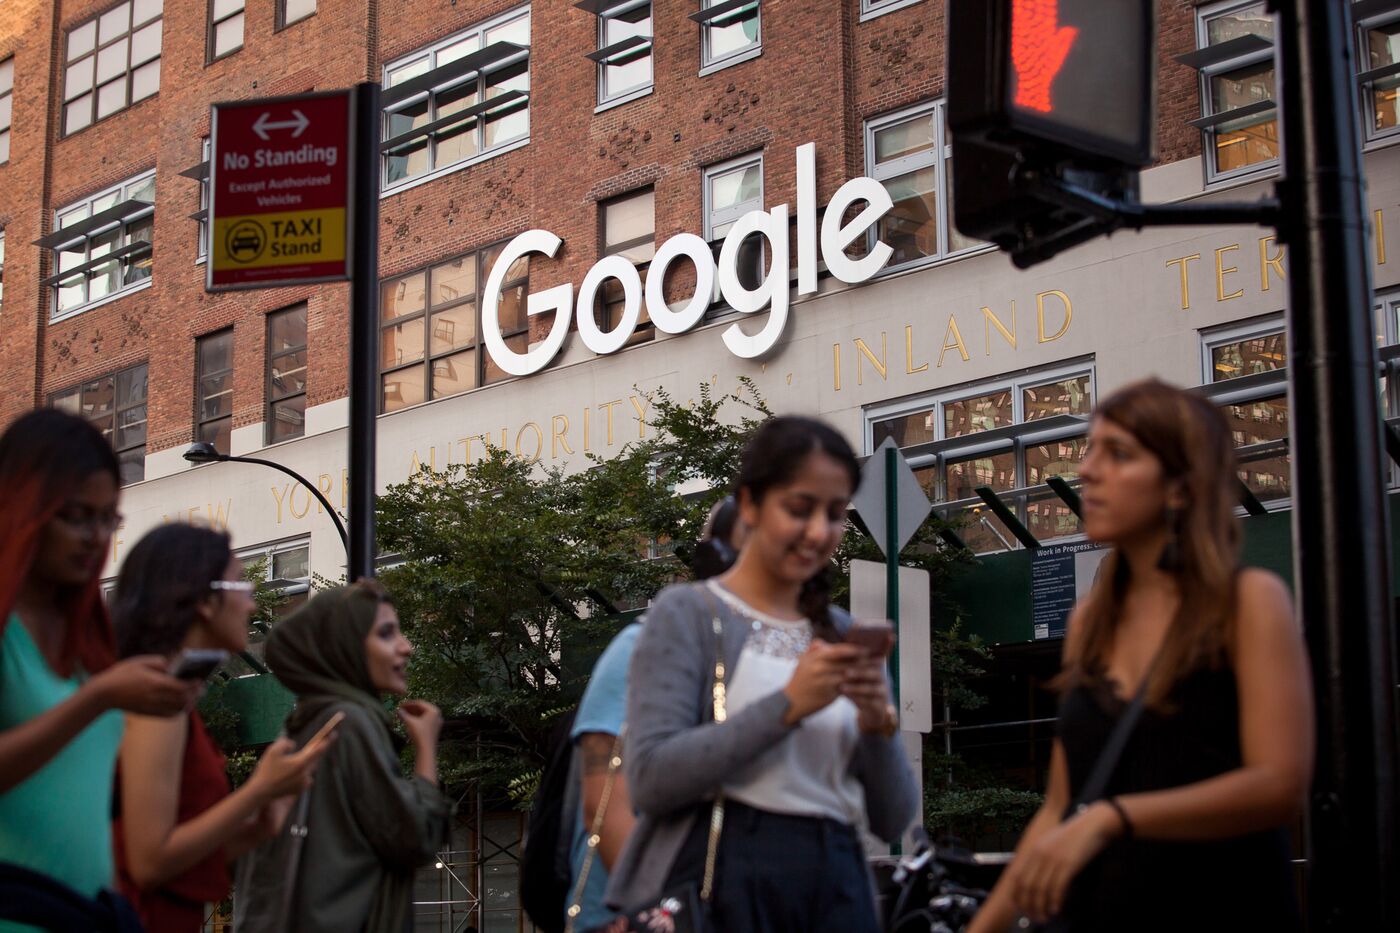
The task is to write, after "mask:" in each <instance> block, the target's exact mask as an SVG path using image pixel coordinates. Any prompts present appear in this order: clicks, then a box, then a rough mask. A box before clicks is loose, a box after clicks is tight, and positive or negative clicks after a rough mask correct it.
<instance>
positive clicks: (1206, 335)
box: [1200, 311, 1288, 386]
mask: <svg viewBox="0 0 1400 933" xmlns="http://www.w3.org/2000/svg"><path fill="white" fill-rule="evenodd" d="M1286 330H1287V328H1286V325H1285V322H1284V317H1283V312H1281V311H1280V312H1275V313H1272V314H1266V315H1263V316H1261V317H1257V318H1250V319H1248V320H1246V321H1232V322H1231V323H1229V324H1223V325H1221V326H1219V327H1210V328H1205V329H1202V330H1201V331H1200V338H1201V385H1203V386H1205V385H1226V384H1228V383H1231V382H1234V381H1236V380H1237V379H1240V378H1243V377H1241V376H1234V377H1231V378H1229V379H1216V378H1214V377H1215V359H1214V357H1213V356H1212V355H1211V354H1212V352H1213V351H1215V350H1217V349H1219V348H1220V347H1223V346H1227V345H1229V344H1232V343H1242V342H1244V341H1246V340H1257V339H1258V338H1260V337H1272V336H1274V335H1275V334H1283V333H1286ZM1277 372H1278V373H1279V375H1280V378H1282V379H1283V380H1284V382H1285V383H1286V382H1287V373H1288V367H1287V362H1286V361H1285V365H1284V367H1283V368H1282V369H1279V370H1277ZM1246 375H1256V374H1248V373H1247V374H1246Z"/></svg>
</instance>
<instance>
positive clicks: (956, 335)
mask: <svg viewBox="0 0 1400 933" xmlns="http://www.w3.org/2000/svg"><path fill="white" fill-rule="evenodd" d="M950 336H951V337H952V340H949V339H948V338H949V337H950ZM954 347H957V350H958V353H959V354H960V355H961V356H962V358H963V362H964V363H966V362H967V361H968V360H969V359H971V357H969V356H968V355H967V345H966V344H964V343H963V339H962V333H961V332H960V331H959V330H958V322H957V319H956V318H954V317H953V316H952V315H951V314H950V315H948V326H947V327H946V328H944V329H943V349H942V350H939V351H938V366H939V368H940V369H941V368H942V367H943V354H945V353H947V352H948V351H949V350H951V349H953V348H954Z"/></svg>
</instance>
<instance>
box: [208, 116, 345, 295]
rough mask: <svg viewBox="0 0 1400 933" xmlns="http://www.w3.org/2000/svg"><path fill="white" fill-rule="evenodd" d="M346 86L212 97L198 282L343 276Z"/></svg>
mask: <svg viewBox="0 0 1400 933" xmlns="http://www.w3.org/2000/svg"><path fill="white" fill-rule="evenodd" d="M353 99H354V98H353V92H352V91H350V90H343V91H330V92H327V93H319V94H304V95H300V96H297V97H278V98H266V99H263V100H248V101H236V102H230V103H223V104H215V105H214V109H213V119H212V121H211V131H210V152H209V231H210V241H209V263H208V274H207V275H208V277H207V281H206V284H205V288H206V290H208V291H224V290H228V289H236V288H273V287H277V286H281V285H296V284H303V283H307V282H327V281H336V280H343V279H348V278H349V277H350V265H349V264H350V228H351V224H350V179H351V140H352V131H353V128H354V127H353V120H352V110H351V108H352V101H353Z"/></svg>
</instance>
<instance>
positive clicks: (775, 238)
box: [481, 143, 894, 376]
mask: <svg viewBox="0 0 1400 933" xmlns="http://www.w3.org/2000/svg"><path fill="white" fill-rule="evenodd" d="M816 162H817V155H816V146H815V144H813V143H807V144H806V145H804V146H799V147H798V149H797V293H798V294H799V295H808V294H812V293H813V292H815V291H816V290H817V250H818V245H819V243H820V249H821V258H822V259H823V260H824V261H825V262H826V266H827V268H828V269H829V270H830V271H831V274H832V275H834V276H835V277H836V278H837V279H839V280H841V281H842V282H847V283H850V284H855V283H858V282H864V281H866V280H867V279H869V278H870V277H871V276H873V275H874V274H875V273H877V272H879V271H880V270H881V269H882V268H884V265H885V263H886V262H888V261H889V258H890V254H891V252H892V250H891V249H890V248H889V247H888V246H887V245H885V244H884V243H882V242H879V241H878V240H877V241H876V243H875V246H874V248H873V249H872V250H871V251H870V252H869V254H867V255H866V256H864V257H863V258H861V259H851V258H850V257H848V256H847V255H846V254H845V248H846V247H847V246H849V245H850V244H851V243H853V242H855V241H856V240H857V239H858V238H860V237H861V236H863V235H864V234H865V232H866V231H867V230H869V229H870V228H871V227H873V226H874V225H875V224H876V223H877V222H878V221H879V220H880V218H881V217H883V216H884V215H885V213H886V212H887V211H889V209H890V208H891V207H893V206H894V204H893V201H891V199H890V195H889V192H887V191H886V190H885V188H884V186H883V185H881V184H880V183H879V182H878V181H875V180H874V179H873V178H853V179H851V180H850V181H848V182H846V183H845V184H844V185H842V186H841V187H840V189H839V190H838V191H837V192H836V194H835V195H834V196H833V197H832V199H831V202H830V203H829V204H828V205H827V208H826V214H825V216H823V218H822V222H821V235H820V238H818V233H817V171H816ZM858 203H864V204H865V205H866V207H865V209H864V210H862V211H861V212H860V213H859V214H857V215H856V217H855V218H854V219H853V220H851V222H850V223H845V224H843V223H842V218H843V216H844V215H845V213H846V211H847V210H848V209H849V208H850V207H851V206H852V205H855V204H858ZM750 236H761V237H763V238H764V239H765V240H766V241H767V243H766V252H767V254H768V255H769V256H771V257H772V258H773V261H772V262H771V263H770V268H769V270H768V275H767V276H765V277H764V279H763V281H762V282H760V283H759V284H758V287H757V288H753V289H750V288H748V287H746V286H745V285H744V283H743V282H742V281H740V279H739V271H738V261H739V246H740V244H742V243H743V241H744V240H745V239H746V238H748V237H750ZM561 244H562V241H561V240H560V239H559V237H557V236H555V235H554V234H553V233H550V232H549V231H548V230H527V231H525V232H524V233H522V234H520V235H519V236H517V237H516V238H515V239H513V240H511V241H510V243H508V244H507V245H506V248H505V250H504V251H502V253H501V255H500V257H499V258H497V260H496V264H495V265H494V266H492V267H491V273H490V275H488V276H487V278H486V295H485V297H484V300H483V305H482V309H481V310H482V314H481V330H482V337H483V338H484V339H485V341H486V350H487V352H488V353H490V354H491V358H492V359H493V360H495V362H496V365H497V366H499V367H501V369H503V370H505V371H506V372H508V373H510V374H511V375H513V376H528V375H530V374H531V373H536V372H539V371H540V370H541V369H544V368H545V367H546V366H548V365H549V363H550V361H552V360H553V359H554V358H555V357H556V356H557V355H558V354H559V351H560V350H561V349H562V348H563V346H564V338H565V337H566V336H567V335H568V333H569V324H570V321H571V320H572V319H573V317H574V315H575V313H577V318H578V332H579V338H580V339H582V340H583V345H584V346H586V347H587V348H588V349H590V350H592V351H593V352H594V353H599V354H607V353H616V352H617V351H618V350H620V349H622V348H623V347H625V346H626V345H627V341H628V339H629V338H630V337H631V336H632V332H633V331H634V330H635V329H636V327H637V322H638V321H639V320H640V319H641V312H642V301H643V300H645V301H646V309H647V314H648V315H650V316H651V319H652V321H653V322H654V323H655V324H656V328H657V330H660V331H662V332H663V333H667V334H680V333H684V332H685V331H688V330H690V329H691V328H692V327H694V326H695V325H697V324H698V323H700V320H701V319H702V318H703V317H704V315H705V309H706V308H707V307H709V304H710V298H711V296H712V295H713V294H714V287H715V279H716V276H718V279H719V287H720V293H721V294H722V295H723V296H724V300H725V301H726V302H727V303H728V304H729V305H730V307H732V308H733V309H734V310H735V311H738V312H739V313H740V314H756V313H758V312H759V311H761V310H763V309H764V308H765V307H767V308H768V309H769V314H768V321H767V322H766V323H765V324H764V325H763V327H761V328H760V329H759V330H758V332H757V333H753V334H751V333H749V332H748V331H747V330H745V329H744V328H743V327H741V326H740V325H739V324H738V323H734V324H731V325H730V326H729V327H727V328H726V329H725V330H724V333H723V339H724V345H725V346H726V347H728V348H729V352H731V353H733V354H734V355H735V356H738V357H742V358H744V359H753V358H755V357H760V356H763V355H764V354H765V353H767V352H769V351H770V350H772V349H773V347H774V346H775V345H776V344H777V342H778V340H779V339H780V338H781V337H782V335H783V331H784V330H785V329H786V327H787V319H788V305H789V301H790V295H789V290H790V285H789V282H790V274H789V271H790V270H789V268H788V263H787V256H788V206H787V205H786V204H779V205H778V206H777V207H775V208H773V209H772V210H770V211H751V212H750V213H748V214H745V215H744V216H743V217H740V218H739V219H738V220H737V221H736V222H735V223H734V226H733V227H731V228H730V230H729V233H728V234H726V235H725V237H724V244H723V246H722V247H721V248H720V253H719V265H718V268H716V265H715V261H714V257H713V255H712V254H711V252H710V247H709V244H707V243H706V242H705V241H704V240H702V239H700V237H698V236H696V235H695V234H693V233H680V234H677V235H676V236H673V237H671V238H670V239H669V240H667V241H666V242H665V243H663V244H662V245H661V248H660V249H658V250H657V251H656V255H655V257H653V258H652V261H651V270H650V272H649V273H648V275H647V283H646V288H645V289H643V288H642V280H641V276H640V275H638V273H637V269H636V267H635V266H633V265H632V263H631V262H629V261H628V260H626V259H624V258H622V257H621V256H605V257H604V258H602V259H600V260H598V262H597V263H595V264H594V265H593V267H592V268H591V269H589V270H588V274H587V275H586V276H584V279H583V284H582V285H580V286H579V290H578V298H577V301H575V299H574V288H573V286H572V285H570V284H564V285H556V286H554V287H553V288H550V289H546V290H545V291H542V292H539V293H535V292H531V293H530V295H529V297H528V298H527V299H526V311H527V313H528V314H529V315H530V316H532V317H533V316H534V315H537V314H541V313H544V312H547V311H554V312H555V315H554V323H553V325H552V326H551V327H550V330H549V335H548V336H546V337H545V339H544V340H543V341H541V342H540V343H538V344H536V345H535V346H534V347H532V348H531V349H530V350H529V351H527V352H525V353H521V352H519V351H517V350H512V349H511V348H510V347H508V346H506V343H505V340H504V339H502V337H501V321H500V316H499V313H498V312H499V306H500V301H501V283H502V281H503V280H504V279H505V275H506V270H507V269H509V268H510V265H511V263H513V262H515V261H516V260H517V259H519V258H520V257H521V256H525V255H528V254H529V253H540V254H542V255H544V256H548V257H553V256H554V255H555V253H557V252H558V251H559V247H560V245H561ZM682 258H684V259H688V260H689V261H690V262H691V263H692V264H693V265H694V266H695V293H694V295H692V296H691V298H690V299H689V301H687V302H685V303H684V304H683V305H680V306H676V307H672V306H671V305H668V304H667V303H666V298H665V295H664V294H663V288H662V286H663V283H664V282H665V280H666V271H667V270H668V269H669V268H670V267H671V265H672V263H674V262H676V261H677V260H679V259H682ZM610 278H612V279H616V280H617V281H618V282H620V283H621V284H622V293H623V298H624V300H623V311H622V318H621V320H620V321H618V323H617V326H616V327H614V328H613V329H612V330H610V331H603V330H601V329H599V327H598V324H597V321H595V320H594V317H593V310H592V309H593V303H594V298H595V296H596V295H597V294H598V290H599V289H601V288H602V287H603V283H604V282H605V281H606V280H607V279H610Z"/></svg>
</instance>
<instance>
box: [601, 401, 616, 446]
mask: <svg viewBox="0 0 1400 933" xmlns="http://www.w3.org/2000/svg"><path fill="white" fill-rule="evenodd" d="M621 404H622V399H618V400H616V401H614V402H604V403H603V404H602V405H599V406H598V407H599V408H601V409H603V410H604V411H606V412H607V413H608V446H609V447H611V446H612V445H613V408H614V406H617V405H621Z"/></svg>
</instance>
